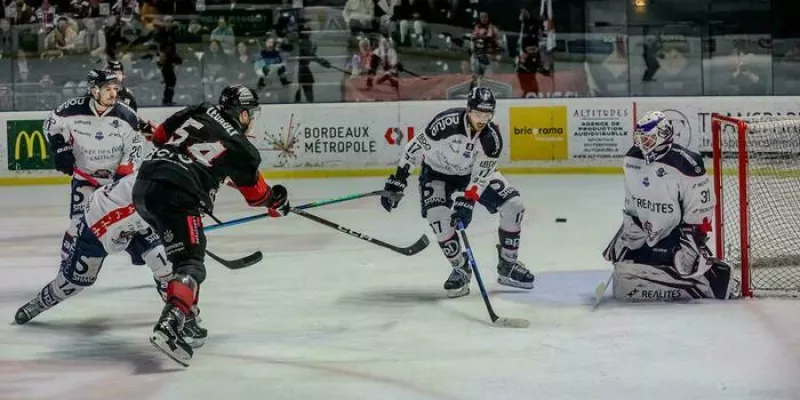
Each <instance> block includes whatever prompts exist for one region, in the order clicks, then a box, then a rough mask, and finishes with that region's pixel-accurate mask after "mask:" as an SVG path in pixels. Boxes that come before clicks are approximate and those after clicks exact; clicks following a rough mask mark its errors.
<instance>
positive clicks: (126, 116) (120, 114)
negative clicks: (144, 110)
mask: <svg viewBox="0 0 800 400" xmlns="http://www.w3.org/2000/svg"><path fill="white" fill-rule="evenodd" d="M107 116H109V117H117V118H119V119H121V120H123V121H125V122H126V123H127V124H128V125H130V126H131V129H133V130H134V131H138V130H139V116H138V115H136V111H134V110H133V108H131V106H129V105H127V104H125V103H123V102H121V101H118V102H117V104H116V105H115V106H114V109H113V110H111V112H110V113H108V114H107Z"/></svg>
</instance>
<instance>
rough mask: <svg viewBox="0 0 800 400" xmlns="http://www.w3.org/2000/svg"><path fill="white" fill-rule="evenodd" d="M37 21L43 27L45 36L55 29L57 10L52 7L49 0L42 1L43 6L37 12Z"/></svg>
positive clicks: (42, 30)
mask: <svg viewBox="0 0 800 400" xmlns="http://www.w3.org/2000/svg"><path fill="white" fill-rule="evenodd" d="M35 15H36V20H37V21H39V23H40V24H41V25H42V27H41V29H40V33H41V34H45V33H47V32H49V31H50V29H52V28H53V21H54V20H55V17H56V8H55V7H53V6H52V5H50V1H49V0H44V1H42V4H41V6H39V8H38V9H37V10H36V13H35Z"/></svg>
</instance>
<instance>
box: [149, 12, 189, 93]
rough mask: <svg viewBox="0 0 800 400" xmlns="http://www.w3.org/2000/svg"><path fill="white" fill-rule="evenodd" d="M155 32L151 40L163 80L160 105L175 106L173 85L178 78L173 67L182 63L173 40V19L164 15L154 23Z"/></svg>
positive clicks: (174, 27)
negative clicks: (155, 45)
mask: <svg viewBox="0 0 800 400" xmlns="http://www.w3.org/2000/svg"><path fill="white" fill-rule="evenodd" d="M156 26H157V30H156V33H155V36H154V37H153V40H155V42H156V43H157V44H158V67H159V68H160V69H161V77H162V78H163V79H164V95H163V97H162V99H161V104H162V105H164V106H173V105H175V103H174V101H173V99H174V96H175V85H177V83H178V77H177V75H175V66H176V65H180V64H182V63H183V59H182V58H181V57H180V56H179V55H178V47H177V45H176V40H175V29H176V27H177V26H176V25H175V24H174V19H173V18H172V16H171V15H165V16H163V17H162V19H161V20H160V21H159V22H157V23H156Z"/></svg>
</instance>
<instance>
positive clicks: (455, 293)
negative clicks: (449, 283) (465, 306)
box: [446, 286, 469, 299]
mask: <svg viewBox="0 0 800 400" xmlns="http://www.w3.org/2000/svg"><path fill="white" fill-rule="evenodd" d="M446 290H447V297H449V298H451V299H455V298H457V297H464V296H466V295H468V294H469V286H464V287H462V288H458V289H446Z"/></svg>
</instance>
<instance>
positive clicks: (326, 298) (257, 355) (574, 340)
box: [0, 175, 800, 400]
mask: <svg viewBox="0 0 800 400" xmlns="http://www.w3.org/2000/svg"><path fill="white" fill-rule="evenodd" d="M509 179H510V180H511V181H512V183H514V184H515V185H516V186H517V187H518V188H519V190H520V192H521V193H522V195H523V196H524V199H525V203H526V205H527V207H528V211H527V212H526V219H525V222H524V231H523V235H522V246H521V256H520V258H521V260H522V261H524V262H525V263H526V264H527V265H528V267H529V268H530V269H531V270H532V271H534V273H535V274H536V278H537V279H536V288H535V289H534V290H532V291H530V292H528V291H523V290H513V289H510V288H505V287H502V286H499V285H498V284H497V283H496V282H495V279H496V271H495V266H496V262H497V260H496V257H497V256H496V252H495V248H494V244H495V242H496V240H497V239H496V229H497V220H496V218H495V217H494V216H490V215H489V214H488V213H486V212H485V211H484V210H483V209H480V210H478V209H477V208H476V213H475V219H474V221H473V224H472V225H471V226H470V228H469V235H470V241H471V242H472V245H473V247H474V251H475V254H476V257H477V259H478V263H479V265H480V267H481V272H482V274H483V277H484V280H485V281H486V283H487V286H488V290H489V291H490V294H491V300H492V302H493V305H494V307H495V309H496V311H497V313H498V314H500V315H501V316H507V317H515V318H525V319H528V320H530V322H531V326H530V327H529V328H527V329H503V328H496V327H493V326H491V325H490V324H488V322H487V321H488V317H487V314H486V310H485V308H484V305H483V303H482V301H481V298H480V295H479V292H478V290H477V286H476V285H475V282H474V280H473V290H472V294H471V295H470V296H468V297H464V298H459V299H447V298H446V297H445V294H444V291H443V290H442V288H441V286H442V283H443V282H444V280H445V278H446V277H447V275H448V273H449V266H448V264H447V263H446V261H445V259H444V257H443V256H442V254H441V252H440V250H439V248H438V246H436V245H435V243H432V244H431V246H430V247H429V248H428V249H426V250H425V251H423V252H422V253H420V254H419V255H417V256H414V257H406V256H402V255H398V254H394V253H392V252H390V251H388V250H385V249H382V248H378V247H375V246H372V245H370V244H368V243H364V242H361V241H359V240H356V239H354V238H352V237H349V236H347V235H345V234H342V233H339V232H336V231H333V230H331V229H329V228H326V227H324V226H322V225H319V224H316V223H314V222H311V221H309V220H306V219H304V218H301V217H298V216H288V217H286V218H282V219H279V220H260V221H256V222H253V223H249V224H246V225H239V226H236V227H231V228H226V229H221V230H218V231H215V232H209V235H208V236H209V241H208V243H209V244H208V247H209V249H211V250H213V251H215V252H216V253H217V254H219V255H222V256H226V257H229V258H230V257H236V256H241V255H245V254H247V253H250V252H252V251H255V250H262V251H263V252H264V254H265V258H264V261H262V262H261V263H260V264H258V265H255V266H252V267H250V268H247V269H243V270H238V271H230V270H227V269H225V268H223V267H222V266H220V265H218V264H216V263H215V262H214V261H213V260H210V259H209V260H207V261H208V262H207V265H208V278H207V280H206V282H205V283H204V284H203V286H202V289H201V295H200V296H201V303H200V305H201V310H202V312H201V317H202V320H203V323H202V324H203V326H204V327H206V328H207V329H208V330H209V339H208V341H207V342H206V345H205V346H204V347H203V348H201V349H199V350H198V351H197V352H196V353H195V357H194V359H193V361H192V366H191V367H189V368H188V369H184V368H182V367H180V366H179V365H178V364H176V363H174V362H173V361H171V360H170V359H168V358H166V357H165V356H163V355H162V354H161V353H160V352H158V351H157V350H156V349H155V348H153V347H152V346H151V345H150V344H149V342H148V336H149V333H150V331H151V329H152V326H153V324H154V322H155V321H156V319H157V317H158V315H159V312H160V310H161V302H160V299H159V298H158V297H157V295H156V292H155V290H154V289H153V283H152V276H151V274H150V271H149V269H147V267H136V266H132V265H130V264H129V261H128V259H127V258H126V256H124V255H115V256H111V257H109V259H108V260H107V261H106V264H105V266H104V268H103V270H102V272H101V274H100V277H99V280H98V283H97V284H96V285H95V286H94V287H91V288H89V289H87V290H85V291H84V292H82V293H81V294H79V295H78V296H76V297H74V298H72V299H70V300H68V301H66V302H64V303H62V304H60V305H58V306H57V307H56V308H53V309H51V310H49V311H47V312H45V313H44V314H42V315H40V316H39V317H38V318H37V319H35V320H34V321H33V322H31V323H29V324H28V325H25V326H16V325H13V324H12V321H13V315H14V312H15V311H16V309H17V308H18V307H19V306H21V305H22V304H24V303H25V302H26V301H28V300H29V299H31V298H32V297H33V296H34V295H36V294H37V292H38V291H39V290H40V288H41V287H42V286H43V285H44V284H45V283H46V282H48V281H49V280H50V279H51V278H52V277H53V276H54V275H55V273H56V271H57V269H58V260H59V246H60V243H59V242H60V239H61V236H62V234H63V231H64V229H65V227H66V225H67V217H66V209H67V204H68V187H66V186H39V187H36V186H32V187H21V188H13V187H3V188H0V199H2V201H0V214H2V223H1V224H0V227H2V228H1V229H0V251H1V252H2V259H1V260H2V261H1V263H0V277H2V279H0V316H1V317H2V320H3V321H5V322H2V323H0V399H3V400H6V399H14V400H27V399H59V400H67V399H81V400H90V399H116V400H127V399H137V400H146V399H170V400H182V399H186V400H202V399H221V400H233V399H236V400H239V399H269V400H279V399H287V400H289V399H291V400H300V399H326V400H335V399H369V400H375V399H398V400H399V399H402V400H407V399H441V400H455V399H475V400H487V399H493V400H494V399H497V400H500V399H536V400H550V399H613V400H623V399H631V400H644V399H647V400H656V399H669V400H674V399H703V400H709V399H720V400H737V399H753V400H756V399H757V400H769V399H800V312H798V304H800V303H798V302H797V301H795V300H779V299H758V300H739V301H734V302H728V303H722V302H714V301H709V302H704V303H693V304H649V305H632V304H620V303H615V302H613V301H610V300H609V301H605V302H604V303H603V304H601V306H600V308H599V309H598V310H596V311H594V312H593V311H591V308H590V306H589V304H590V302H591V298H592V295H593V291H594V288H595V286H596V285H597V284H598V283H599V282H601V281H604V280H605V279H606V277H607V276H608V273H609V271H610V266H609V265H607V264H606V263H605V262H604V261H603V259H602V258H601V256H600V252H601V251H602V249H603V248H604V247H605V245H606V244H607V241H608V240H609V239H610V238H611V236H612V235H613V234H614V233H615V232H616V229H617V227H618V225H619V223H620V220H621V219H620V218H621V217H620V215H621V211H620V210H621V206H622V187H621V176H514V175H512V176H510V177H509ZM273 183H275V182H273ZM284 183H285V184H286V185H287V187H288V188H289V192H290V198H291V199H292V201H293V204H295V205H298V204H301V203H304V202H308V201H313V200H318V199H326V198H332V197H338V196H341V195H345V194H349V193H354V192H361V191H370V190H375V189H379V188H381V187H382V185H383V180H382V179H381V178H358V179H327V180H293V181H285V182H284ZM311 211H312V212H314V213H317V214H319V215H320V216H323V217H325V218H329V219H331V220H333V221H336V222H339V223H341V224H344V225H346V226H348V227H350V228H353V229H355V230H358V231H361V232H364V233H368V234H370V235H372V236H375V237H377V238H381V239H384V240H386V241H391V242H397V243H400V244H410V243H411V242H413V241H414V240H415V239H416V238H418V237H419V236H420V234H422V233H428V235H429V237H431V238H432V239H433V235H432V234H431V233H430V232H429V228H428V226H427V225H426V224H425V222H424V220H423V219H421V217H420V214H419V204H418V196H417V192H416V182H412V183H411V184H410V185H409V189H408V190H407V196H406V198H405V199H404V200H403V203H401V206H400V208H399V209H398V210H396V211H395V212H393V213H391V214H387V213H386V212H384V211H383V209H382V208H380V206H379V205H378V201H377V199H375V198H373V199H362V200H357V201H353V202H350V203H345V204H341V205H335V206H329V207H326V208H320V209H316V210H311ZM255 212H257V211H255V210H253V209H250V208H248V207H247V206H246V205H245V204H244V202H243V201H242V200H240V198H239V197H238V194H237V193H236V192H235V191H233V190H232V189H228V188H226V189H224V190H222V193H220V197H219V200H218V201H217V216H218V217H220V218H222V219H232V218H236V217H241V216H245V215H249V214H252V213H255ZM556 217H565V218H567V219H568V222H567V223H565V224H557V223H555V222H554V219H555V218H556ZM207 223H213V222H211V221H207ZM608 295H609V293H607V296H608Z"/></svg>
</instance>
